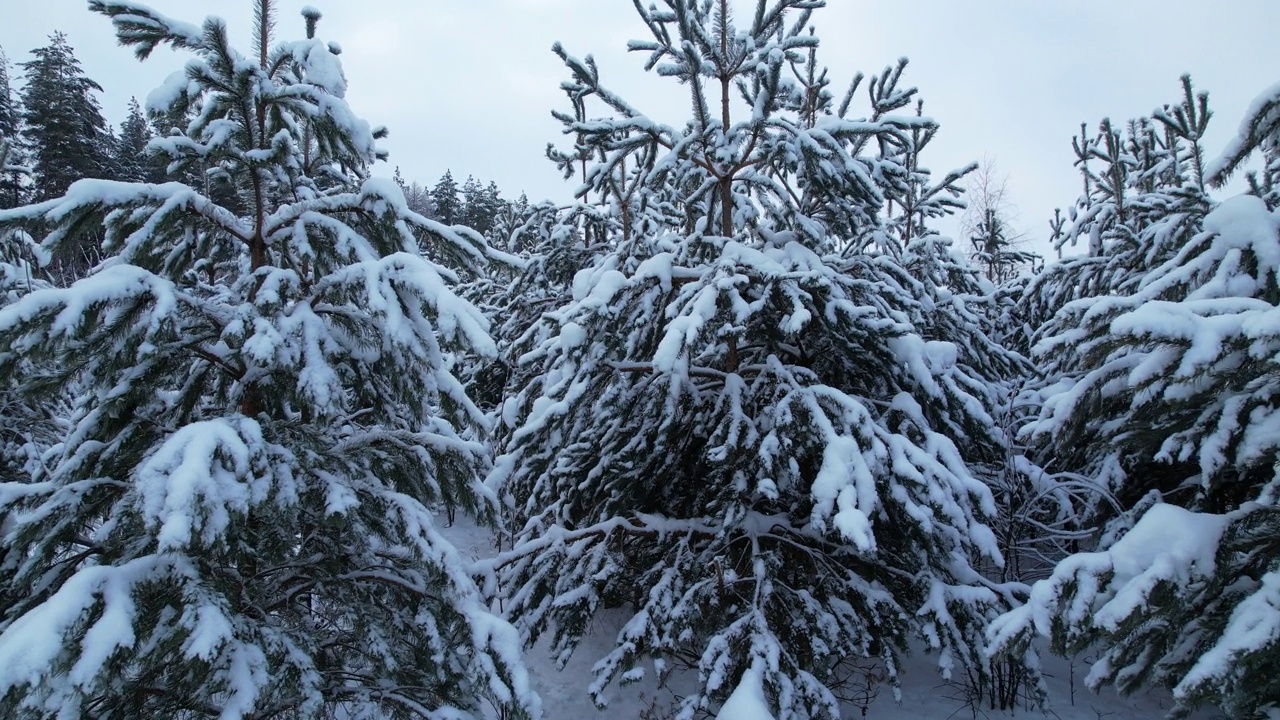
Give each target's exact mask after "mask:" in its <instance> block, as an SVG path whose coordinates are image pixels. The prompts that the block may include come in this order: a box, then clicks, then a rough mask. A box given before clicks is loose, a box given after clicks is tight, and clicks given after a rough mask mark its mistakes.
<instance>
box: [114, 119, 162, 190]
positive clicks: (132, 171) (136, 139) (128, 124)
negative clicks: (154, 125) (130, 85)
mask: <svg viewBox="0 0 1280 720" xmlns="http://www.w3.org/2000/svg"><path fill="white" fill-rule="evenodd" d="M151 137H152V132H151V124H150V123H149V122H147V117H146V115H144V114H143V113H142V107H141V106H140V105H138V100H137V98H130V100H129V114H128V117H126V118H125V120H124V122H123V123H121V124H120V134H119V135H118V136H117V137H116V138H115V142H114V143H113V144H112V145H113V147H112V150H113V152H112V157H111V172H110V175H111V179H112V180H120V181H122V182H132V183H141V182H156V181H158V180H160V179H161V178H160V177H159V173H157V172H156V170H157V168H156V167H155V163H154V162H152V160H151V159H150V158H149V157H148V155H147V143H148V142H150V141H151Z"/></svg>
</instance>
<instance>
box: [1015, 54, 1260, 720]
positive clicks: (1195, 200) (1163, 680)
mask: <svg viewBox="0 0 1280 720" xmlns="http://www.w3.org/2000/svg"><path fill="white" fill-rule="evenodd" d="M1183 87H1184V96H1185V97H1184V102H1183V103H1182V104H1181V105H1180V106H1173V107H1170V108H1165V109H1164V110H1163V111H1161V112H1158V113H1156V115H1155V118H1156V120H1158V121H1159V122H1161V123H1163V124H1164V126H1165V127H1166V129H1167V135H1168V137H1169V138H1171V139H1170V141H1169V142H1167V143H1166V144H1164V145H1163V146H1161V145H1160V144H1159V143H1158V142H1152V143H1151V144H1150V145H1148V148H1151V149H1155V150H1157V151H1159V150H1161V149H1162V147H1163V149H1165V150H1168V151H1169V152H1167V153H1165V154H1164V158H1163V160H1162V161H1161V162H1157V163H1151V164H1148V163H1147V162H1145V161H1144V160H1143V159H1142V158H1143V157H1144V154H1143V153H1142V152H1134V151H1133V150H1134V149H1137V150H1139V151H1140V150H1141V148H1142V145H1141V144H1140V143H1138V144H1131V145H1130V148H1131V151H1130V152H1129V157H1131V158H1134V160H1133V162H1132V163H1131V171H1130V172H1131V173H1132V175H1133V176H1136V181H1135V182H1134V183H1133V184H1132V185H1130V186H1129V187H1130V188H1134V187H1136V188H1138V189H1139V190H1141V189H1142V183H1143V182H1144V178H1143V177H1142V173H1143V172H1144V171H1146V170H1150V171H1151V172H1153V173H1154V174H1155V175H1157V176H1161V177H1162V178H1163V179H1160V180H1159V181H1158V182H1153V183H1151V184H1149V185H1148V186H1147V187H1146V192H1145V193H1135V194H1134V196H1133V197H1134V200H1133V204H1132V205H1131V206H1130V207H1129V212H1128V215H1129V216H1130V218H1132V219H1131V222H1133V223H1134V224H1135V226H1136V227H1137V228H1138V231H1137V235H1136V243H1135V247H1132V248H1126V249H1124V253H1126V254H1129V255H1130V256H1131V257H1132V256H1137V257H1145V258H1164V259H1163V260H1162V261H1161V262H1159V263H1158V264H1156V265H1155V267H1154V268H1152V269H1150V270H1148V271H1146V272H1135V273H1134V274H1133V276H1132V277H1130V278H1128V279H1127V280H1126V282H1125V284H1124V285H1123V286H1121V287H1123V289H1124V292H1123V293H1122V292H1113V293H1110V294H1107V295H1102V296H1099V297H1096V298H1089V297H1085V298H1081V299H1077V300H1073V301H1071V302H1069V303H1067V304H1066V306H1065V307H1063V309H1062V310H1061V311H1059V312H1058V313H1057V315H1056V316H1055V318H1054V320H1053V321H1052V322H1051V323H1050V324H1049V325H1048V326H1047V327H1046V329H1045V330H1043V331H1042V333H1043V334H1044V336H1045V337H1044V339H1043V340H1041V342H1040V344H1039V346H1038V347H1037V354H1038V355H1039V356H1040V357H1041V358H1046V359H1050V360H1049V362H1047V363H1046V365H1047V367H1048V369H1049V372H1050V373H1052V374H1050V375H1049V376H1048V378H1047V379H1046V380H1045V381H1043V383H1042V385H1041V387H1040V388H1039V392H1040V393H1041V397H1042V398H1043V404H1042V409H1041V410H1040V413H1039V417H1038V418H1036V419H1035V421H1034V422H1033V423H1032V424H1031V425H1030V426H1029V427H1028V432H1029V434H1030V435H1031V436H1032V437H1033V438H1036V439H1038V440H1040V441H1041V443H1042V444H1043V445H1042V446H1043V447H1045V448H1046V454H1045V456H1046V457H1047V458H1048V459H1051V460H1053V461H1055V462H1057V463H1058V464H1060V465H1063V466H1066V467H1074V468H1079V469H1080V472H1081V473H1083V474H1085V475H1092V476H1094V477H1098V478H1100V479H1101V480H1103V481H1105V482H1107V483H1109V484H1110V487H1111V488H1112V489H1114V490H1115V492H1116V496H1117V499H1118V504H1117V507H1116V508H1115V510H1116V511H1118V512H1119V517H1118V519H1117V521H1116V522H1113V523H1112V524H1111V525H1112V527H1111V528H1110V531H1109V532H1108V533H1107V534H1105V535H1103V536H1102V537H1101V538H1100V539H1099V540H1098V542H1097V548H1096V551H1095V552H1087V553H1080V554H1076V555H1073V556H1071V557H1068V558H1066V559H1065V560H1063V561H1062V562H1061V563H1059V564H1058V566H1057V567H1056V568H1055V570H1054V572H1053V574H1052V575H1051V576H1050V577H1049V578H1047V579H1045V580H1044V581H1041V582H1040V583H1037V584H1036V586H1035V587H1034V588H1033V590H1032V593H1031V597H1030V600H1029V602H1028V604H1027V605H1026V606H1025V607H1023V608H1020V609H1018V610H1015V611H1013V612H1011V613H1009V614H1008V615H1007V616H1005V617H1004V618H1002V619H1001V620H1000V621H998V622H997V623H996V625H995V626H993V628H992V634H993V639H994V641H995V642H994V645H993V649H995V650H999V649H1001V648H1019V647H1022V646H1025V644H1026V643H1028V642H1029V641H1030V638H1031V637H1032V636H1033V635H1035V634H1037V633H1039V634H1043V635H1046V636H1049V637H1051V639H1052V641H1053V646H1054V649H1055V650H1057V651H1059V652H1062V653H1064V654H1074V653H1076V652H1080V651H1083V650H1084V649H1086V648H1096V649H1098V651H1099V653H1100V654H1099V656H1098V659H1097V661H1096V662H1095V664H1094V668H1093V671H1092V672H1091V673H1090V675H1089V683H1090V684H1091V685H1092V686H1094V687H1098V686H1101V685H1105V684H1114V685H1116V686H1117V687H1118V688H1119V689H1121V690H1122V691H1132V690H1134V689H1137V688H1139V687H1142V686H1144V685H1148V684H1159V685H1164V686H1168V687H1170V688H1172V690H1173V696H1174V701H1175V706H1174V709H1173V713H1172V714H1173V716H1174V717H1181V716H1185V715H1186V714H1187V713H1189V712H1190V711H1191V710H1193V709H1194V708H1195V707H1197V706H1199V705H1202V704H1213V705H1216V706H1218V707H1219V708H1221V709H1222V710H1223V711H1224V712H1225V713H1226V714H1227V715H1228V716H1229V717H1231V718H1239V719H1244V718H1257V717H1264V716H1268V715H1269V714H1271V715H1274V714H1275V713H1276V712H1278V711H1280V704H1278V703H1277V698H1280V683H1278V682H1277V677H1280V674H1278V673H1277V671H1278V670H1280V662H1278V661H1277V658H1280V543H1278V542H1277V538H1280V512H1277V502H1278V500H1280V474H1278V473H1277V468H1280V435H1277V433H1276V431H1275V428H1276V427H1277V417H1278V415H1277V408H1278V407H1280V402H1277V401H1278V399H1280V367H1277V362H1276V358H1277V357H1280V325H1278V324H1277V322H1276V316H1277V308H1280V213H1278V212H1277V210H1276V209H1275V208H1274V207H1269V206H1268V205H1267V203H1266V201H1265V199H1263V198H1260V197H1256V196H1252V197H1251V196H1247V195H1246V196H1241V197H1236V198H1231V199H1229V200H1227V201H1225V202H1223V203H1221V204H1215V203H1212V202H1211V201H1210V200H1209V199H1208V198H1207V197H1206V196H1205V195H1204V186H1205V184H1206V183H1208V182H1212V181H1220V179H1221V178H1222V177H1223V176H1224V173H1226V172H1227V169H1228V168H1232V167H1234V166H1235V165H1237V164H1238V163H1239V162H1240V161H1241V160H1242V159H1243V156H1242V155H1241V152H1242V148H1245V147H1248V146H1249V142H1248V140H1247V139H1246V138H1247V137H1248V135H1249V133H1250V132H1252V128H1256V127H1257V126H1258V123H1257V120H1258V118H1259V117H1265V115H1266V113H1267V112H1268V110H1266V107H1267V96H1266V95H1264V96H1263V98H1260V99H1259V100H1258V101H1257V102H1255V103H1254V105H1253V110H1252V111H1251V113H1250V115H1249V116H1248V117H1247V118H1246V121H1245V123H1244V124H1243V125H1242V128H1247V130H1244V131H1243V132H1242V134H1241V138H1239V139H1237V141H1235V142H1234V143H1233V144H1232V146H1231V147H1229V148H1228V151H1227V153H1226V154H1224V156H1223V157H1222V158H1221V159H1220V160H1218V161H1215V162H1214V163H1204V162H1203V159H1202V158H1201V155H1200V151H1199V150H1198V146H1199V140H1200V138H1201V137H1202V136H1203V129H1204V122H1205V121H1206V120H1207V117H1208V114H1207V106H1206V104H1205V102H1204V101H1203V100H1198V99H1195V98H1193V96H1192V94H1191V89H1190V82H1189V81H1188V80H1186V79H1185V78H1184V81H1183ZM1201 97H1202V96H1201ZM1259 111H1260V112H1259ZM1131 127H1136V128H1137V132H1133V131H1132V130H1131V133H1130V136H1131V137H1135V138H1139V139H1141V138H1142V137H1143V136H1144V135H1146V137H1149V138H1153V139H1156V140H1158V137H1159V136H1158V135H1154V136H1153V135H1149V134H1146V133H1145V131H1144V130H1143V126H1142V124H1140V123H1136V124H1135V125H1134V126H1131ZM1253 147H1254V148H1258V149H1265V148H1266V145H1265V144H1263V143H1256V144H1254V145H1253ZM1245 154H1246V155H1247V151H1245ZM1197 158H1200V159H1197ZM1255 190H1256V186H1255ZM1161 199H1163V200H1164V201H1163V202H1158V201H1160V200H1161ZM1203 208H1210V209H1207V210H1205V209H1203ZM1104 249H1105V247H1104ZM1110 254H1111V253H1107V254H1104V255H1103V256H1102V257H1100V258H1099V260H1100V261H1102V262H1106V261H1107V260H1108V255H1110ZM1115 254H1118V253H1115ZM1135 519H1136V520H1135Z"/></svg>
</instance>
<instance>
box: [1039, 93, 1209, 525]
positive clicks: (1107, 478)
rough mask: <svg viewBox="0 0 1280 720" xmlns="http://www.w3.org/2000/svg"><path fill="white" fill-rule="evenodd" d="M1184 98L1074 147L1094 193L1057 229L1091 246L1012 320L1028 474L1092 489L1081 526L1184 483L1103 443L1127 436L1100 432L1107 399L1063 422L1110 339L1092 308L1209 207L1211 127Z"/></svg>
mask: <svg viewBox="0 0 1280 720" xmlns="http://www.w3.org/2000/svg"><path fill="white" fill-rule="evenodd" d="M1182 89H1183V98H1182V101H1181V102H1180V103H1179V104H1177V105H1171V106H1166V107H1165V108H1163V109H1160V110H1158V111H1156V112H1155V113H1154V114H1153V116H1152V118H1150V119H1149V120H1137V121H1134V122H1130V123H1128V124H1127V130H1126V131H1125V132H1124V133H1122V132H1121V131H1120V130H1117V129H1116V128H1115V127H1114V126H1113V124H1112V123H1111V122H1110V121H1103V123H1102V124H1101V126H1100V133H1099V135H1098V136H1097V137H1096V138H1094V139H1093V140H1088V139H1087V138H1084V137H1083V136H1082V137H1080V138H1077V139H1076V143H1075V144H1076V149H1077V155H1078V160H1079V163H1080V165H1081V167H1082V172H1083V176H1084V179H1085V184H1086V186H1087V187H1089V188H1090V193H1089V194H1088V195H1086V196H1083V197H1082V198H1081V200H1080V202H1079V203H1078V213H1077V214H1076V215H1075V219H1074V222H1071V223H1070V224H1067V223H1064V224H1063V228H1062V232H1061V234H1062V238H1061V240H1060V241H1061V242H1064V243H1065V242H1070V241H1071V239H1072V238H1076V239H1081V240H1083V239H1087V240H1088V243H1089V246H1090V248H1091V251H1090V253H1089V254H1088V255H1085V256H1080V257H1072V258H1068V259H1066V260H1064V261H1061V262H1059V263H1058V264H1056V265H1053V266H1051V267H1049V268H1046V270H1045V271H1044V272H1043V273H1041V274H1040V275H1038V276H1036V277H1035V278H1034V279H1033V280H1032V281H1031V283H1030V284H1029V285H1028V287H1027V289H1026V291H1025V293H1024V295H1023V298H1022V301H1021V303H1020V307H1019V309H1018V313H1017V316H1016V317H1017V319H1016V322H1017V323H1018V324H1020V325H1021V326H1022V327H1023V328H1024V331H1023V332H1024V338H1023V339H1022V340H1021V341H1019V343H1025V345H1026V346H1027V348H1029V352H1030V355H1031V357H1032V360H1033V362H1034V363H1035V364H1036V367H1037V370H1038V374H1039V377H1037V378H1036V379H1035V380H1034V381H1033V382H1031V383H1029V384H1028V386H1027V389H1026V393H1025V394H1024V397H1023V398H1021V400H1020V402H1022V403H1023V404H1024V405H1026V406H1028V407H1030V408H1032V414H1033V415H1038V416H1039V419H1035V418H1032V421H1031V422H1030V423H1029V424H1027V425H1026V426H1025V427H1024V430H1023V432H1024V433H1025V435H1026V437H1027V440H1028V442H1029V443H1030V444H1032V445H1034V446H1036V452H1035V457H1034V459H1035V461H1036V464H1037V465H1038V466H1039V467H1041V468H1043V469H1044V470H1046V471H1049V472H1051V473H1060V472H1062V473H1066V475H1064V476H1063V478H1064V480H1069V481H1070V482H1072V483H1075V482H1085V483H1090V484H1093V485H1095V486H1096V492H1095V493H1094V499H1093V501H1091V503H1090V505H1091V507H1090V508H1082V510H1085V511H1086V512H1084V515H1085V516H1087V515H1090V514H1094V512H1095V511H1096V517H1097V519H1098V520H1100V521H1109V520H1114V519H1116V515H1117V511H1121V512H1122V511H1124V510H1127V509H1130V508H1133V507H1135V505H1136V504H1137V503H1139V501H1140V500H1141V499H1142V498H1143V497H1144V496H1145V495H1146V494H1147V492H1148V491H1150V490H1152V489H1156V490H1161V491H1171V490H1174V489H1175V488H1176V487H1178V486H1179V485H1180V484H1181V482H1182V480H1183V479H1184V478H1185V477H1186V476H1187V474H1188V473H1189V472H1190V471H1189V470H1188V471H1187V472H1184V471H1183V470H1184V469H1185V468H1183V469H1180V468H1175V467H1172V466H1170V465H1168V464H1167V463H1157V462H1156V461H1155V457H1154V456H1155V453H1154V452H1152V453H1147V452H1133V451H1132V448H1131V446H1130V444H1129V442H1128V441H1120V442H1112V441H1111V440H1112V434H1113V432H1114V431H1116V430H1117V429H1120V428H1125V427H1129V428H1131V429H1132V428H1133V427H1134V426H1125V425H1123V424H1120V425H1114V426H1113V425H1108V423H1110V422H1112V421H1113V420H1114V419H1115V416H1116V415H1117V414H1118V413H1120V412H1122V410H1121V409H1120V408H1122V406H1123V405H1124V400H1123V399H1119V398H1112V396H1111V395H1110V394H1104V395H1102V396H1098V400H1099V402H1101V403H1102V404H1103V406H1100V407H1090V408H1089V409H1088V410H1082V411H1079V412H1075V411H1071V410H1068V408H1069V407H1075V402H1076V400H1077V399H1078V398H1079V397H1080V396H1081V393H1084V392H1086V391H1085V386H1084V385H1081V384H1080V383H1081V382H1082V381H1083V379H1084V377H1085V376H1086V375H1088V374H1089V373H1091V372H1092V371H1093V370H1094V369H1096V368H1097V367H1098V365H1097V363H1098V362H1099V360H1100V357H1099V356H1098V355H1097V354H1096V353H1095V351H1094V350H1095V349H1096V344H1095V342H1093V341H1097V342H1104V343H1105V340H1104V339H1103V338H1104V336H1106V335H1108V334H1109V331H1108V330H1107V329H1106V327H1105V325H1106V323H1105V322H1103V321H1102V318H1101V317H1100V316H1098V315H1097V314H1096V313H1095V310H1096V307H1101V306H1095V300H1096V299H1098V298H1114V297H1133V296H1134V295H1135V293H1137V292H1138V289H1139V288H1140V287H1141V286H1142V285H1143V283H1145V282H1147V281H1148V280H1149V277H1150V274H1151V273H1152V272H1153V271H1154V270H1155V269H1156V268H1159V267H1162V266H1163V265H1164V264H1165V263H1167V262H1169V261H1171V260H1172V259H1173V258H1175V257H1177V256H1179V253H1181V252H1182V251H1183V250H1184V248H1185V247H1186V246H1187V244H1188V243H1189V242H1190V241H1191V239H1192V238H1194V237H1196V236H1197V235H1198V234H1199V233H1200V232H1201V230H1202V228H1203V226H1204V218H1205V215H1206V214H1207V213H1208V212H1209V210H1210V208H1211V207H1212V203H1211V201H1210V199H1209V197H1208V195H1207V194H1206V192H1205V189H1204V188H1205V176H1204V173H1203V163H1202V161H1201V160H1197V158H1199V157H1201V156H1202V154H1203V150H1202V148H1201V141H1200V138H1201V137H1202V135H1203V132H1204V129H1205V127H1206V125H1207V122H1208V119H1209V117H1210V113H1209V110H1208V100H1207V96H1206V95H1205V94H1204V93H1200V94H1196V93H1194V92H1193V90H1192V86H1191V81H1190V79H1189V78H1186V77H1184V78H1183V79H1182ZM1158 128H1160V129H1158ZM1099 159H1101V161H1102V168H1101V171H1100V172H1095V171H1094V169H1093V167H1092V166H1091V165H1090V163H1092V162H1095V161H1097V160H1099ZM1104 305H1105V303H1104ZM1086 316H1087V317H1086ZM1089 318H1092V319H1089ZM1099 323H1100V324H1099ZM1090 338H1092V341H1090V342H1086V340H1088V339H1090ZM1113 401H1114V402H1115V403H1119V405H1114V404H1113ZM1073 412H1074V415H1073V417H1072V418H1071V419H1070V420H1068V419H1067V415H1071V414H1072V413H1073ZM1063 423H1065V424H1063ZM1162 439H1163V438H1148V439H1147V440H1145V441H1143V442H1145V443H1148V444H1149V443H1152V442H1154V443H1156V444H1157V445H1158V444H1159V442H1160V440H1162ZM1113 494H1114V495H1115V498H1114V499H1112V498H1110V497H1109V496H1111V495H1113ZM1092 524H1093V523H1092V521H1088V522H1086V525H1090V526H1092Z"/></svg>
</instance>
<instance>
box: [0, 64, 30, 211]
mask: <svg viewBox="0 0 1280 720" xmlns="http://www.w3.org/2000/svg"><path fill="white" fill-rule="evenodd" d="M21 127H22V114H21V112H20V111H19V108H18V106H17V105H15V104H14V97H13V88H12V85H11V84H10V81H9V57H8V56H7V55H5V53H4V49H3V48H0V145H2V146H3V148H4V149H3V150H2V151H0V152H2V153H3V157H2V158H0V209H4V208H11V207H17V206H18V205H20V204H22V199H23V198H22V195H23V192H24V189H25V188H24V185H23V177H24V173H23V172H21V171H20V170H19V168H23V167H25V165H24V164H23V162H22V153H21V152H20V150H19V147H18V140H19V137H18V130H19V128H21Z"/></svg>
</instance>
